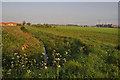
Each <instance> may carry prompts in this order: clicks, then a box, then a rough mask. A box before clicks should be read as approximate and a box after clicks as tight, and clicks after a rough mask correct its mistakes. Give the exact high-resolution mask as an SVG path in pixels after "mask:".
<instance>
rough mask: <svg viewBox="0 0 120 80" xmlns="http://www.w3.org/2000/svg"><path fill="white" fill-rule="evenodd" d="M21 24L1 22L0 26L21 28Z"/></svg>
mask: <svg viewBox="0 0 120 80" xmlns="http://www.w3.org/2000/svg"><path fill="white" fill-rule="evenodd" d="M22 24H23V23H15V22H6V23H5V22H1V23H0V26H21V25H22Z"/></svg>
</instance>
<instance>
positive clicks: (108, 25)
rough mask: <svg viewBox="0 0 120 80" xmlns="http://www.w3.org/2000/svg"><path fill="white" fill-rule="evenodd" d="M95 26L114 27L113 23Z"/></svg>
mask: <svg viewBox="0 0 120 80" xmlns="http://www.w3.org/2000/svg"><path fill="white" fill-rule="evenodd" d="M96 27H108V28H114V25H113V24H97V25H96Z"/></svg>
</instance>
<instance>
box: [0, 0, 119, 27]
mask: <svg viewBox="0 0 120 80" xmlns="http://www.w3.org/2000/svg"><path fill="white" fill-rule="evenodd" d="M2 17H3V18H2V20H3V21H5V22H9V21H11V22H22V21H24V20H25V21H26V22H31V23H57V24H70V23H73V24H81V25H84V24H88V25H95V24H96V23H97V22H98V20H100V23H113V24H118V3H117V2H3V3H2Z"/></svg>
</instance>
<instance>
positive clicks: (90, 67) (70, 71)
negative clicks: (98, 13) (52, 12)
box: [2, 25, 120, 79]
mask: <svg viewBox="0 0 120 80" xmlns="http://www.w3.org/2000/svg"><path fill="white" fill-rule="evenodd" d="M24 29H25V30H27V31H28V32H29V33H28V32H24V31H21V30H24ZM103 30H106V31H103ZM116 31H117V29H108V28H79V27H56V28H48V27H47V28H43V26H42V27H41V25H39V26H38V25H37V26H36V27H35V26H32V27H28V26H27V27H24V28H23V29H21V27H7V26H6V27H3V31H2V32H3V34H2V37H3V39H2V42H3V58H2V60H3V74H2V76H3V78H56V79H59V78H113V79H115V78H119V77H120V76H119V73H120V71H119V70H120V65H119V64H120V61H119V56H118V49H117V48H116V46H117V35H118V33H117V32H116ZM17 35H19V36H17ZM113 37H114V39H113ZM43 46H44V47H45V49H46V53H47V63H46V62H45V61H44V56H45V53H44V51H43Z"/></svg>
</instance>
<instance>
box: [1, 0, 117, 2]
mask: <svg viewBox="0 0 120 80" xmlns="http://www.w3.org/2000/svg"><path fill="white" fill-rule="evenodd" d="M1 1H2V2H118V1H119V0H1Z"/></svg>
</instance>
